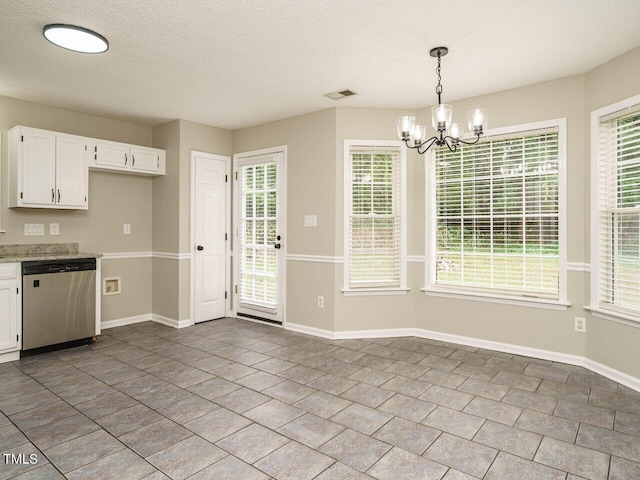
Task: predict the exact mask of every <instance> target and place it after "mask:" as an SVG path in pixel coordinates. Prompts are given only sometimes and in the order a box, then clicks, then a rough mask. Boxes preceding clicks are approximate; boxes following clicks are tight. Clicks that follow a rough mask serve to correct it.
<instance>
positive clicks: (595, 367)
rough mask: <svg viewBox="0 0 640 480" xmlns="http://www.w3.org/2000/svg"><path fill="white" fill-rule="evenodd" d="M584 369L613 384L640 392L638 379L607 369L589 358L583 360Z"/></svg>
mask: <svg viewBox="0 0 640 480" xmlns="http://www.w3.org/2000/svg"><path fill="white" fill-rule="evenodd" d="M584 367H585V368H588V369H589V370H591V371H592V372H596V373H599V374H600V375H602V376H603V377H607V378H608V379H609V380H613V381H614V382H618V383H619V384H621V385H624V386H625V387H629V388H631V389H633V390H635V391H636V392H640V378H636V377H632V376H631V375H628V374H626V373H624V372H621V371H620V370H616V369H615V368H611V367H608V366H606V365H603V364H602V363H598V362H596V361H594V360H591V359H589V358H585V359H584Z"/></svg>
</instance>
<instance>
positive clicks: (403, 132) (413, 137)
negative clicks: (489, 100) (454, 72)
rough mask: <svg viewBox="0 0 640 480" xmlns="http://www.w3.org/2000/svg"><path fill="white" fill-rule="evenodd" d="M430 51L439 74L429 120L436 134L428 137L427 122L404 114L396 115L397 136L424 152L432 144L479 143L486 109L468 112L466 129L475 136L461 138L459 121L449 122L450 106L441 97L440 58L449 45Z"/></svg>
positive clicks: (409, 145) (485, 117)
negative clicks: (417, 120) (436, 59)
mask: <svg viewBox="0 0 640 480" xmlns="http://www.w3.org/2000/svg"><path fill="white" fill-rule="evenodd" d="M429 53H430V55H431V56H432V57H438V68H437V69H436V75H437V76H438V85H437V86H436V94H437V95H438V105H436V106H435V107H431V124H432V125H433V128H434V129H435V130H436V131H437V132H438V134H437V135H436V136H433V137H430V138H429V137H428V135H427V127H426V126H424V125H416V117H410V116H406V117H400V118H398V123H397V127H398V136H399V137H400V138H401V139H402V140H403V141H404V143H405V144H406V145H407V146H408V147H409V148H415V149H417V150H418V153H420V154H422V153H425V152H426V151H427V150H429V149H430V148H431V147H432V146H433V145H437V146H438V147H442V146H446V147H447V148H448V149H449V150H451V151H452V152H455V151H456V150H457V148H458V145H460V144H461V143H464V144H465V145H473V144H474V143H478V140H480V136H481V135H482V134H483V132H484V130H486V129H487V112H486V110H483V109H481V108H478V109H476V110H472V111H470V112H469V113H468V114H467V118H468V121H469V129H470V130H471V131H473V134H474V135H475V136H476V138H475V140H471V141H465V140H462V134H463V127H462V125H461V124H459V123H451V116H452V114H453V108H452V107H451V105H447V104H444V103H442V102H441V101H440V97H441V95H442V85H441V84H440V82H441V80H442V79H441V77H440V59H441V58H442V57H444V56H445V55H446V54H447V53H449V49H448V48H447V47H436V48H432V49H431V51H430V52H429Z"/></svg>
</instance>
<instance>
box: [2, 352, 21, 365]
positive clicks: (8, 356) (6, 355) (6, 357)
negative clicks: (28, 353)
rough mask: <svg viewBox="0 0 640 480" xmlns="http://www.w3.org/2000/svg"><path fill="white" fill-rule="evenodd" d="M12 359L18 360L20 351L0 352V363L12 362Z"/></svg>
mask: <svg viewBox="0 0 640 480" xmlns="http://www.w3.org/2000/svg"><path fill="white" fill-rule="evenodd" d="M14 360H20V352H10V353H3V354H0V363H4V362H13V361H14Z"/></svg>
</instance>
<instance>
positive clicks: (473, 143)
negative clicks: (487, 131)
mask: <svg viewBox="0 0 640 480" xmlns="http://www.w3.org/2000/svg"><path fill="white" fill-rule="evenodd" d="M480 135H481V134H480V133H476V139H475V140H472V141H468V140H466V141H465V140H458V142H460V143H464V144H465V145H475V144H476V143H478V142H479V141H480Z"/></svg>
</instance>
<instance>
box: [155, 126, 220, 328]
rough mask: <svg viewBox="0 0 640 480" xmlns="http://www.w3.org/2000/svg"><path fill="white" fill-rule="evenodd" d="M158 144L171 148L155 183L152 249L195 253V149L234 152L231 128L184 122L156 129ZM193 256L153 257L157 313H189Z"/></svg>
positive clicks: (176, 315)
mask: <svg viewBox="0 0 640 480" xmlns="http://www.w3.org/2000/svg"><path fill="white" fill-rule="evenodd" d="M153 143H154V146H155V147H158V148H163V149H165V150H166V151H167V167H166V175H165V176H164V177H157V178H155V179H154V185H153V249H154V251H155V252H163V253H169V254H171V255H175V256H176V257H177V255H178V254H181V253H182V254H185V253H186V254H188V253H191V251H192V249H191V240H190V236H191V151H200V152H206V153H215V154H218V155H227V156H230V155H231V132H230V131H228V130H223V129H221V128H216V127H211V126H208V125H202V124H199V123H194V122H187V121H184V120H175V121H173V122H169V123H166V124H164V125H159V126H157V127H154V129H153ZM190 275H191V270H190V260H189V259H178V258H169V259H167V258H154V259H153V278H154V279H162V280H161V281H156V282H154V283H153V293H152V297H153V300H152V310H153V313H155V314H157V315H161V316H163V317H167V318H169V319H171V320H187V319H190V317H191V287H190V280H191V277H190Z"/></svg>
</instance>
